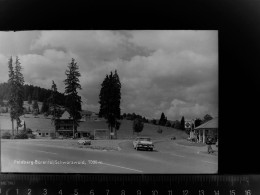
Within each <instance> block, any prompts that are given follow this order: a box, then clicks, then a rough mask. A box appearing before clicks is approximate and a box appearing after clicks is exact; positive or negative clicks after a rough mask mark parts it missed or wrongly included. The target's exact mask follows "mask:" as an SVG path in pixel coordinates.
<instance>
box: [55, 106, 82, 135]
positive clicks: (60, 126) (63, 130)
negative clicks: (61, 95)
mask: <svg viewBox="0 0 260 195" xmlns="http://www.w3.org/2000/svg"><path fill="white" fill-rule="evenodd" d="M75 133H77V127H76V126H75ZM55 134H56V136H57V137H58V136H64V137H72V136H73V120H72V119H71V118H70V115H69V113H68V112H67V111H65V112H64V113H63V115H62V116H61V117H60V118H59V119H56V120H55Z"/></svg>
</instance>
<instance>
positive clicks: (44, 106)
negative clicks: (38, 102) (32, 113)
mask: <svg viewBox="0 0 260 195" xmlns="http://www.w3.org/2000/svg"><path fill="white" fill-rule="evenodd" d="M48 111H49V105H48V103H47V101H46V100H44V101H43V104H42V108H41V113H46V112H48Z"/></svg>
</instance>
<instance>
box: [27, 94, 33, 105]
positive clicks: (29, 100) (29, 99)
mask: <svg viewBox="0 0 260 195" xmlns="http://www.w3.org/2000/svg"><path fill="white" fill-rule="evenodd" d="M28 104H32V96H31V95H29V96H28Z"/></svg>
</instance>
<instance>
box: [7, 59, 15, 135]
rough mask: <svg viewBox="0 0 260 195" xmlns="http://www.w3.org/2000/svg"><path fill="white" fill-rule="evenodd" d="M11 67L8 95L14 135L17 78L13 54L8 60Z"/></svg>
mask: <svg viewBox="0 0 260 195" xmlns="http://www.w3.org/2000/svg"><path fill="white" fill-rule="evenodd" d="M8 68H9V79H8V84H9V90H10V93H9V97H8V105H9V107H10V118H11V122H12V135H13V136H14V119H15V78H14V68H13V59H12V56H11V57H10V58H9V61H8Z"/></svg>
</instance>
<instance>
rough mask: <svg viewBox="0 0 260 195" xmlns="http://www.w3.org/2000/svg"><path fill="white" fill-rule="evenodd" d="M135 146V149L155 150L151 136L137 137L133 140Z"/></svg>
mask: <svg viewBox="0 0 260 195" xmlns="http://www.w3.org/2000/svg"><path fill="white" fill-rule="evenodd" d="M133 146H134V149H136V150H139V149H145V150H151V151H152V150H153V148H154V145H153V142H152V141H151V138H149V137H137V138H136V139H135V140H134V141H133Z"/></svg>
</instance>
